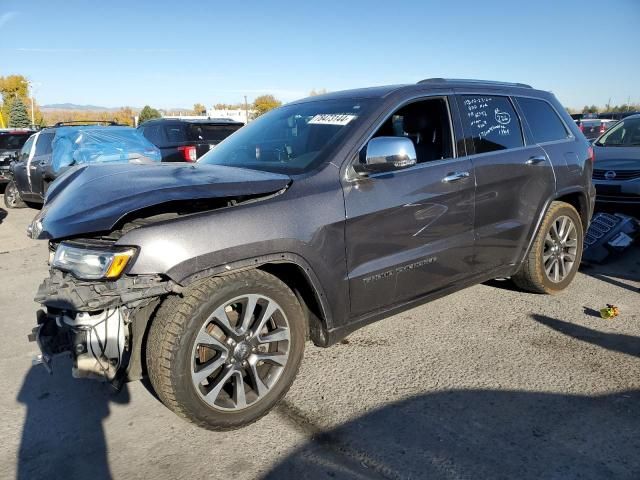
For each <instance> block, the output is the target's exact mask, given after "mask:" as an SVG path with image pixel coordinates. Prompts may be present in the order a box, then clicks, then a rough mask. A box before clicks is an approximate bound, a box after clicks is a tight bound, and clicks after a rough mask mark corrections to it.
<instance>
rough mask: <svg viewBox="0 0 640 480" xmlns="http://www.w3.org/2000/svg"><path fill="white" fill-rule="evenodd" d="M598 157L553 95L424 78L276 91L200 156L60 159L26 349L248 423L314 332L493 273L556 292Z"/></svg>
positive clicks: (276, 394) (276, 391)
mask: <svg viewBox="0 0 640 480" xmlns="http://www.w3.org/2000/svg"><path fill="white" fill-rule="evenodd" d="M592 162H593V150H592V147H591V145H590V144H589V143H588V142H587V140H586V139H585V138H584V136H583V135H582V134H581V133H580V131H579V129H578V127H577V126H576V125H575V123H574V122H573V121H572V120H571V118H570V117H569V115H568V114H567V113H566V112H565V110H564V108H563V107H562V105H560V103H559V102H558V100H557V99H556V98H555V97H554V96H553V94H551V93H549V92H545V91H540V90H535V89H533V88H531V87H529V86H528V85H523V84H510V83H500V82H483V81H471V80H445V79H429V80H425V81H421V82H419V83H418V84H411V85H399V86H388V87H376V88H369V89H361V90H351V91H345V92H336V93H331V94H327V95H321V96H317V97H312V98H309V99H304V100H300V101H297V102H294V103H291V104H288V105H285V106H283V107H280V108H278V109H275V110H273V111H271V112H269V113H267V114H265V115H263V116H261V117H260V118H258V119H257V120H256V121H254V122H252V123H250V124H249V125H247V126H246V127H244V128H242V129H241V130H240V131H238V132H237V133H236V134H234V135H233V136H231V137H229V138H228V139H226V140H225V141H223V142H222V143H221V144H220V145H218V146H217V147H216V148H214V149H212V150H211V151H210V152H208V153H207V154H206V155H204V156H203V157H202V158H201V159H200V160H199V161H198V162H197V163H196V164H195V165H193V164H174V165H166V164H165V165H154V166H149V165H113V166H99V167H96V168H87V169H86V170H84V171H75V172H74V175H73V176H72V175H68V176H67V178H66V179H65V181H64V182H63V183H64V192H63V193H60V189H61V188H62V187H63V185H61V184H59V183H56V184H54V185H52V187H51V188H50V190H49V192H48V195H47V200H46V203H45V207H44V209H43V210H42V211H41V212H40V214H39V215H37V216H36V218H35V219H34V221H33V222H32V224H31V226H30V233H31V236H32V238H40V239H46V240H48V241H49V247H50V252H51V253H50V255H51V257H50V258H51V269H50V275H49V277H48V278H46V279H45V281H44V282H43V283H42V285H41V286H40V288H39V290H38V294H37V297H36V301H37V302H38V303H40V304H42V305H43V306H44V307H45V309H46V311H40V312H39V313H38V326H37V327H36V328H35V330H34V333H33V334H32V336H31V338H32V339H33V340H37V341H38V344H39V346H40V348H41V350H42V355H41V356H40V357H39V358H38V359H37V361H40V362H43V363H45V364H47V365H48V364H49V362H50V359H51V357H52V356H53V355H54V354H58V353H63V352H70V353H71V355H72V356H73V358H74V361H75V366H74V370H73V371H74V375H75V376H78V377H99V378H102V379H104V380H106V381H109V382H112V383H114V384H116V385H119V384H120V383H121V382H123V381H126V380H133V379H138V378H141V377H142V376H144V375H148V377H149V379H150V381H151V384H152V385H153V388H154V390H155V391H156V392H157V394H158V396H159V398H160V399H161V400H162V401H163V402H164V404H165V405H167V406H168V407H169V408H170V409H172V410H173V411H174V412H176V413H177V414H178V415H180V416H182V417H184V418H186V419H189V420H191V421H193V422H195V423H197V424H198V425H202V426H204V427H207V428H211V429H229V428H236V427H239V426H242V425H246V424H248V423H250V422H253V421H255V420H256V419H258V418H260V417H261V416H262V415H264V414H266V413H267V412H268V411H269V410H270V409H271V408H272V407H273V406H274V405H275V404H276V402H277V401H278V400H279V399H280V398H282V396H283V395H284V394H285V393H286V392H287V390H288V388H289V386H290V385H291V383H292V382H293V380H294V378H295V376H296V373H297V371H298V367H299V365H300V361H301V359H302V354H303V350H304V346H305V340H306V339H307V338H310V339H311V340H312V341H313V342H314V343H315V344H316V345H319V346H323V347H326V346H329V345H331V344H333V343H335V342H337V341H339V340H340V339H341V338H343V337H344V336H346V335H348V334H349V333H350V332H352V331H354V330H355V329H357V328H360V327H362V326H364V325H367V324H368V323H371V322H373V321H375V320H378V319H381V318H384V317H387V316H389V315H392V314H394V313H397V312H400V311H402V310H405V309H408V308H411V307H414V306H416V305H419V304H421V303H424V302H426V301H429V300H432V299H435V298H438V297H441V296H443V295H447V294H449V293H452V292H455V291H457V290H460V289H463V288H465V287H468V286H471V285H474V284H477V283H480V282H483V281H486V280H489V279H493V278H504V277H511V279H512V280H513V281H514V282H515V284H516V285H518V286H519V287H521V288H522V289H524V290H528V291H532V292H538V293H547V294H556V293H559V292H561V291H562V290H564V289H565V288H567V287H568V286H569V284H570V283H571V281H572V279H573V278H574V276H575V274H576V272H577V270H578V265H579V264H580V259H581V256H582V249H583V236H584V232H585V229H586V228H587V227H588V225H589V222H590V219H591V215H592V211H593V204H594V196H595V195H594V193H595V192H594V187H593V184H592V182H591V175H592V170H593V165H592ZM142 169H144V171H143V170H142ZM140 179H142V180H140ZM389 328H390V329H391V328H393V324H389ZM399 348H401V345H400V346H399ZM425 348H428V345H427V346H426V347H425ZM390 381H392V379H390Z"/></svg>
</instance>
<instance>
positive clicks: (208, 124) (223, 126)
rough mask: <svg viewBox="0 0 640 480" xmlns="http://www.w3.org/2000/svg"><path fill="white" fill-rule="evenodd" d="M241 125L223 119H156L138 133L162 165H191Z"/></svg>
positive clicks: (242, 124)
mask: <svg viewBox="0 0 640 480" xmlns="http://www.w3.org/2000/svg"><path fill="white" fill-rule="evenodd" d="M243 126H244V123H242V122H235V121H233V120H231V119H226V118H219V119H216V118H211V119H203V120H201V119H195V120H194V119H174V118H157V119H154V120H149V121H146V122H144V123H143V124H142V125H140V126H139V127H138V130H139V131H140V132H142V134H143V135H144V136H145V137H146V138H147V139H148V140H149V141H150V142H151V143H153V144H154V145H155V146H156V147H158V148H159V149H160V152H161V153H162V161H163V162H195V161H196V160H197V159H198V158H200V157H201V156H202V155H204V154H205V153H207V152H208V151H209V150H211V149H212V148H213V147H215V146H216V145H217V144H219V143H220V142H221V141H222V140H224V139H225V138H227V137H228V136H229V135H231V134H232V133H234V132H235V131H236V130H238V129H240V128H242V127H243Z"/></svg>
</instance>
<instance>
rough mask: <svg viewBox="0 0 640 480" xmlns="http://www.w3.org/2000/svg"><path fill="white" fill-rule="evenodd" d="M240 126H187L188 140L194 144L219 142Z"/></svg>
mask: <svg viewBox="0 0 640 480" xmlns="http://www.w3.org/2000/svg"><path fill="white" fill-rule="evenodd" d="M241 126H242V125H207V124H200V125H199V124H191V125H189V140H192V141H195V142H215V143H218V142H221V141H222V140H224V139H225V138H227V137H228V136H229V135H231V134H232V133H233V132H235V131H236V130H238V129H239V128H240V127H241Z"/></svg>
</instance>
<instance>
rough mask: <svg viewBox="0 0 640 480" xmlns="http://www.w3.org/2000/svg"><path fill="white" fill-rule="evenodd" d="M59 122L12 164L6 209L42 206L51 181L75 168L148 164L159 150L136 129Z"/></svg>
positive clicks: (157, 157) (34, 138)
mask: <svg viewBox="0 0 640 480" xmlns="http://www.w3.org/2000/svg"><path fill="white" fill-rule="evenodd" d="M75 123H76V122H71V124H69V123H67V124H65V123H59V124H56V126H54V127H49V128H45V129H43V130H40V131H39V132H38V133H35V134H33V135H32V136H31V137H29V139H28V140H27V141H26V142H25V144H24V145H23V147H22V149H21V150H20V154H19V156H18V159H17V160H16V161H14V162H12V163H11V165H10V171H9V174H10V176H11V179H10V181H9V183H8V184H7V187H6V189H5V194H4V202H5V205H6V206H7V207H8V208H17V207H23V206H25V202H28V203H43V202H44V196H45V194H46V192H47V189H48V188H49V185H50V184H51V182H53V181H54V180H55V179H56V178H57V177H59V176H60V175H61V174H63V173H64V172H65V171H66V170H69V169H70V168H72V167H74V166H76V165H87V164H93V163H123V162H136V163H150V162H159V161H160V151H159V150H158V149H157V148H156V147H155V146H154V145H152V144H151V143H150V142H149V141H147V139H145V138H144V137H143V136H142V135H141V134H140V133H139V132H138V131H137V130H136V129H135V128H131V127H125V126H121V125H116V124H113V125H109V126H103V125H77V124H75Z"/></svg>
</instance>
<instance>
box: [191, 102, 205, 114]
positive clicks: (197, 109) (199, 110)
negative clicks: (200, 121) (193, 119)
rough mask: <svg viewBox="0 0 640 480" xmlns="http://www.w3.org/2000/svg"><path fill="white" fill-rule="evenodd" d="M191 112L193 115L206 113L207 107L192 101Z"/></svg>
mask: <svg viewBox="0 0 640 480" xmlns="http://www.w3.org/2000/svg"><path fill="white" fill-rule="evenodd" d="M193 114H194V115H206V114H207V107H205V106H204V105H203V104H201V103H194V104H193Z"/></svg>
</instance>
